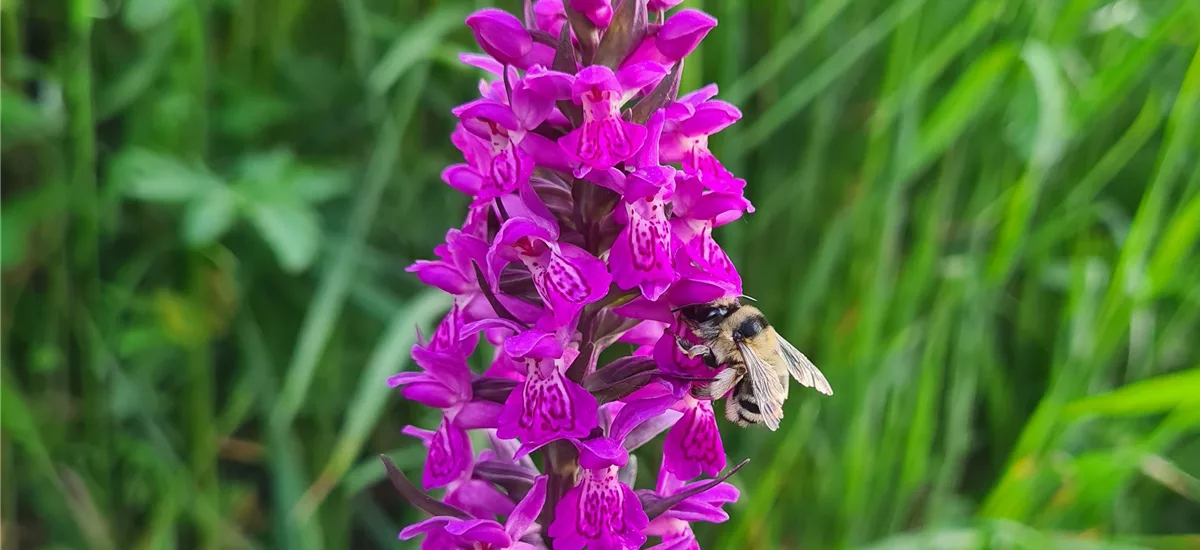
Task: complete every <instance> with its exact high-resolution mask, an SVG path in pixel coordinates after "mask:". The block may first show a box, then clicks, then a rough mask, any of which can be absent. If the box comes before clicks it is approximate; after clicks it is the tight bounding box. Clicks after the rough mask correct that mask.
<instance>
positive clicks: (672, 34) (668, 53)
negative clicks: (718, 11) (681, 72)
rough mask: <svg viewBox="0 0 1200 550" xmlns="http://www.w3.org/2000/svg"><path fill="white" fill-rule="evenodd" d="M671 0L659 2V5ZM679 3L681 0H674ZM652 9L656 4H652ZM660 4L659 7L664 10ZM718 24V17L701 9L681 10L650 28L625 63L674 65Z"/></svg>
mask: <svg viewBox="0 0 1200 550" xmlns="http://www.w3.org/2000/svg"><path fill="white" fill-rule="evenodd" d="M668 3H669V2H660V3H659V6H662V5H665V4H668ZM675 3H676V4H677V3H679V2H675ZM651 9H653V8H651ZM664 9H666V8H661V7H660V9H659V10H656V11H662V10H664ZM716 26H717V20H716V18H714V17H713V16H711V15H708V14H707V13H704V12H702V11H699V10H692V9H687V10H680V11H679V12H677V13H675V14H674V15H672V16H671V17H668V18H667V20H666V22H664V23H663V24H662V25H653V26H651V27H650V28H649V32H648V33H647V34H646V37H645V38H643V39H642V42H641V43H640V44H639V45H638V47H637V49H636V50H634V52H633V53H632V54H631V55H630V56H629V57H628V58H626V60H625V63H626V64H633V63H641V62H645V61H650V62H654V63H657V64H659V65H664V66H667V65H671V64H673V63H676V62H678V61H681V60H683V58H685V57H687V56H688V55H689V54H691V53H692V51H693V50H695V49H696V46H699V45H700V41H701V40H704V37H705V36H707V35H708V32H709V31H711V30H713V28H714V27H716Z"/></svg>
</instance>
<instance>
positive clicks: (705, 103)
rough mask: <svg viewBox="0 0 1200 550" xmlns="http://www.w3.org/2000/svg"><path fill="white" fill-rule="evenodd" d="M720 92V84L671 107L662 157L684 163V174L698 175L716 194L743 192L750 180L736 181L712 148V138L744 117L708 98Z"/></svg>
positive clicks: (681, 100) (711, 86) (668, 112)
mask: <svg viewBox="0 0 1200 550" xmlns="http://www.w3.org/2000/svg"><path fill="white" fill-rule="evenodd" d="M716 92H717V87H716V85H710V86H708V87H706V88H702V89H700V90H697V91H695V92H692V93H691V94H688V95H687V96H684V97H683V98H681V99H680V100H679V101H676V102H675V103H672V104H671V105H670V106H669V107H667V110H666V116H667V121H666V124H665V126H664V128H663V134H662V142H661V145H660V146H661V150H662V157H663V160H664V161H667V162H682V163H683V171H684V172H687V173H688V174H693V175H696V176H698V177H699V178H700V181H701V183H703V184H704V185H705V186H706V187H708V188H709V189H712V190H713V191H717V192H726V193H727V192H732V191H741V190H742V188H744V187H745V186H746V181H745V180H743V179H739V178H735V177H734V176H733V174H731V173H730V172H729V170H726V169H725V167H724V166H722V165H721V161H719V160H717V157H716V155H713V154H712V151H710V150H709V149H708V136H711V135H713V134H715V133H717V132H719V131H721V130H724V129H725V128H728V127H729V125H731V124H733V123H734V122H737V121H738V119H740V118H742V112H741V111H739V110H738V108H737V107H734V106H733V105H730V104H728V103H725V102H724V101H718V100H712V99H708V98H709V97H712V95H715V94H716Z"/></svg>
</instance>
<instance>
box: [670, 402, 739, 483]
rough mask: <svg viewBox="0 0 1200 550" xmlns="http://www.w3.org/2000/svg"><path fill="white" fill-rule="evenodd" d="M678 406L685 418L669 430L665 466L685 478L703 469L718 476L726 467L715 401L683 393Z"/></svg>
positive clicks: (704, 471) (691, 476) (694, 475)
mask: <svg viewBox="0 0 1200 550" xmlns="http://www.w3.org/2000/svg"><path fill="white" fill-rule="evenodd" d="M676 409H677V410H681V411H682V412H683V418H680V419H679V422H677V423H675V426H674V427H672V428H671V431H670V432H667V439H666V441H665V442H664V443H663V468H664V469H666V470H667V471H668V472H671V473H672V474H674V475H675V476H676V477H678V478H679V479H683V480H688V479H692V478H694V477H696V476H698V475H700V474H701V473H705V474H708V475H710V476H713V477H715V476H717V474H719V473H721V470H724V469H725V449H724V447H723V446H722V445H721V432H720V431H718V429H717V417H716V415H715V414H714V413H713V408H712V402H711V401H706V400H705V401H701V400H698V399H696V398H694V397H692V396H691V395H684V396H683V399H682V400H680V401H679V404H678V405H676Z"/></svg>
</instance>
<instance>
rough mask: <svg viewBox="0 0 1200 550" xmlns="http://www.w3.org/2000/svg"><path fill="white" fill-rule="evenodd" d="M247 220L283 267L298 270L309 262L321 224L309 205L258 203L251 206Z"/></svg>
mask: <svg viewBox="0 0 1200 550" xmlns="http://www.w3.org/2000/svg"><path fill="white" fill-rule="evenodd" d="M251 220H252V221H253V222H254V225H255V227H257V228H258V232H259V234H261V235H262V238H263V239H264V240H266V241H267V244H268V245H270V246H271V249H272V250H274V251H275V257H276V258H277V259H278V260H279V265H280V266H282V267H283V269H284V270H285V271H288V272H290V273H299V272H300V271H303V270H304V269H305V268H307V267H308V266H309V265H311V264H312V261H313V259H314V258H315V257H316V255H317V245H318V244H319V241H320V238H321V227H320V224H319V222H318V219H317V214H316V212H313V210H312V209H311V208H308V207H307V206H304V205H299V204H260V205H257V206H255V207H254V210H253V214H252V215H251Z"/></svg>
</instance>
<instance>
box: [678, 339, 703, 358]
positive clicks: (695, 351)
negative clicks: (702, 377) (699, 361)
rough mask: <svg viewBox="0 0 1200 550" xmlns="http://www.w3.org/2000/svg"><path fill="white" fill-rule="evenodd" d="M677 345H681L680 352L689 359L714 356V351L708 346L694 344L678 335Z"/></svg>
mask: <svg viewBox="0 0 1200 550" xmlns="http://www.w3.org/2000/svg"><path fill="white" fill-rule="evenodd" d="M675 343H676V344H678V345H679V350H680V351H682V352H683V353H685V354H687V356H688V358H689V359H695V358H697V357H704V356H707V355H712V350H711V349H709V347H708V346H704V345H701V344H693V343H691V342H688V341H687V340H684V339H683V337H682V336H680V335H678V334H676V335H675Z"/></svg>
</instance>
